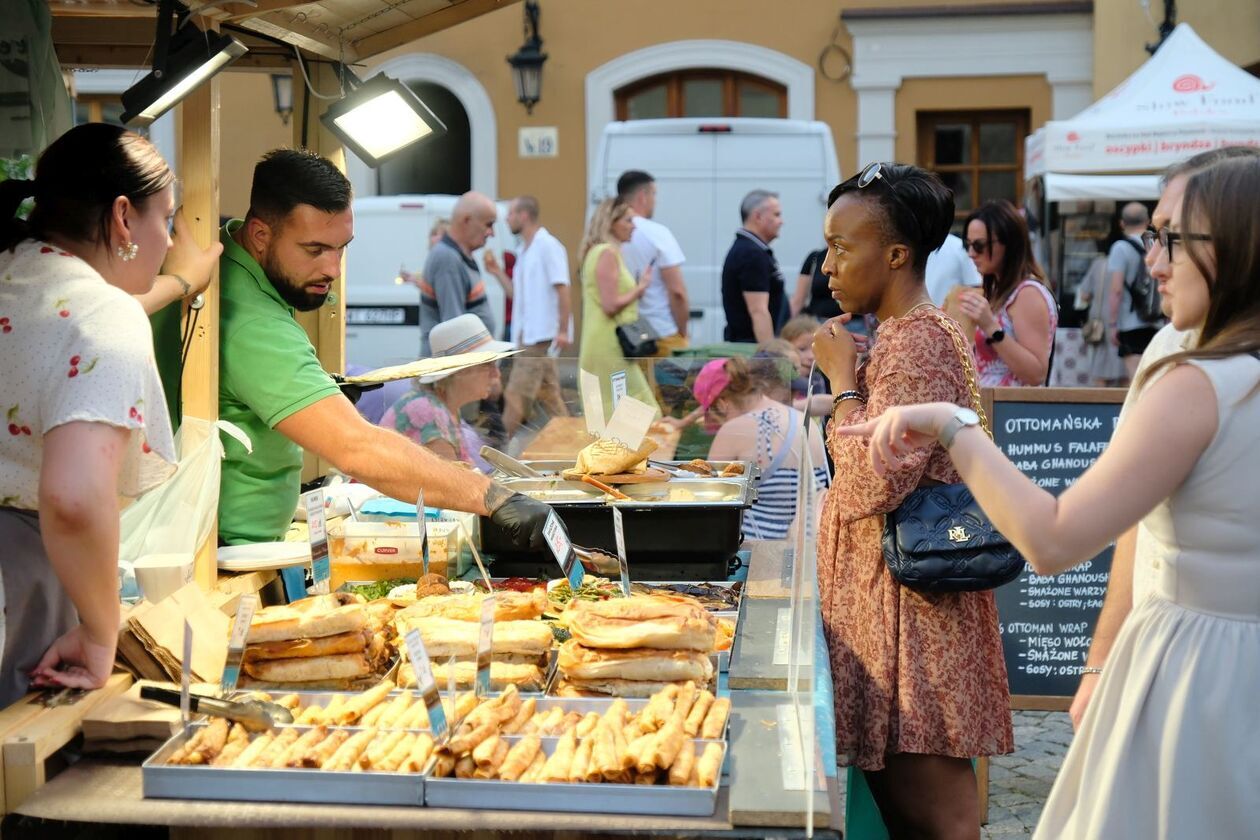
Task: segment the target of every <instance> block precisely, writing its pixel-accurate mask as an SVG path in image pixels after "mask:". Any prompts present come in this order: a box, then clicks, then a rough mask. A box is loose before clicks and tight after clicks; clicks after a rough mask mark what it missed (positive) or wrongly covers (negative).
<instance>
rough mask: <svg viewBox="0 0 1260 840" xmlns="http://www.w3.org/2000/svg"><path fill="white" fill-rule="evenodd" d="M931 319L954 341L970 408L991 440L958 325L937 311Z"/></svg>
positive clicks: (971, 367)
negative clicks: (978, 417)
mask: <svg viewBox="0 0 1260 840" xmlns="http://www.w3.org/2000/svg"><path fill="white" fill-rule="evenodd" d="M932 317H933V318H935V319H936V322H937V323H938V324H940V325H941V329H943V330H945V332H947V333H949V337H950V338H952V339H953V340H954V349H955V350H957V351H958V358H959V360H960V361H961V362H962V366H963V373H964V374H965V375H966V377H967V388H968V390H970V391H971V402H972V403H973V405H972V408H974V409H975V412H976V414H978V415H980V426H981V427H982V428H983V429H984V433H985V434H986V435H988V436H989V439H990V440H992V439H993V429H991V428H990V427H989V418H988V416H987V415H985V413H984V404H983V403H982V402H981V401H980V385H979V383H977V381H976V365H975V361H974V360H973V359H972V356H971V351H970V350H969V349H968V348H967V345H966V344H965V343H964V339H963V336H962V331H961V330H959V328H958V325H957V324H955V323H954V321H953V320H952V319H950V318H946V317H945V316H944V315H943V314H942V313H941V311H940V310H939V309H937V310H933V312H932Z"/></svg>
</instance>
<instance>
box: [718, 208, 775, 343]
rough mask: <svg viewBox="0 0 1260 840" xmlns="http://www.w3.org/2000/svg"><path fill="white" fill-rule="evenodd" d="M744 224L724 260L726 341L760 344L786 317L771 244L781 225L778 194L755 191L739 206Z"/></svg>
mask: <svg viewBox="0 0 1260 840" xmlns="http://www.w3.org/2000/svg"><path fill="white" fill-rule="evenodd" d="M739 217H740V219H741V220H742V221H743V223H744V226H743V227H741V228H740V229H739V230H737V231H735V243H734V244H733V245H731V249H730V250H729V251H727V252H726V262H724V263H723V264H722V307H723V309H725V310H726V332H725V337H726V340H727V341H751V342H756V343H757V344H761V343H763V342H766V341H769V340H770V339H772V338H774V336H775V334H776V333H778V331H779V328H780V327H782V326H783V322H784V320H786V318H787V315H788V307H787V300H786V299H785V297H784V291H783V273H782V272H781V271H779V264H778V262H776V261H775V259H774V252H773V251H771V250H770V243H771V242H773V241H774V239H775V237H777V236H778V235H779V229H780V228H782V227H783V210H782V207H781V206H780V204H779V196H778V195H777V194H775V193H772V192H767V191H766V190H753V191H752V192H750V193H749V194H748V195H746V196H744V200H743V201H742V202H740V205H739Z"/></svg>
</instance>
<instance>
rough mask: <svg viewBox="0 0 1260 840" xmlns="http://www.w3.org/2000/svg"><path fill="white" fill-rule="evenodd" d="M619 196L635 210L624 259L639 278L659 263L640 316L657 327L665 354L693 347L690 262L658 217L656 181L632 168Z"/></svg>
mask: <svg viewBox="0 0 1260 840" xmlns="http://www.w3.org/2000/svg"><path fill="white" fill-rule="evenodd" d="M617 195H618V197H619V198H620V199H621V200H622V202H624V203H626V204H628V205H630V207H631V209H633V210H634V214H635V215H634V233H633V234H632V235H631V236H630V241H629V242H627V243H625V244H624V245H622V246H621V257H622V259H623V260H625V263H626V268H627V269H629V270H630V274H631V275H632V276H634V277H639V276H641V275H642V274H643V270H644V269H645V268H647V267H648V266H649V265H651V266H653V270H652V282H651V284H650V285H649V286H648V287H647V291H646V292H644V293H643V297H642V299H640V301H639V317H640V318H646V319H647V322H648V323H649V324H650V325H651V326H652V329H653V330H655V331H656V334H657V335H658V336H660V338H659V339H658V340H657V342H656V348H657V352H656V355H657V357H659V358H667V357H669V356H670V355H671V354H672V352H673V351H674V350H682V349H685V348H686V347H687V324H688V321H689V320H690V317H691V316H690V303H689V302H688V300H687V286H686V284H685V283H684V282H683V276H682V264H683V263H684V262H685V261H686V257H684V256H683V252H682V248H680V247H679V245H678V240H677V239H675V238H674V234H673V233H671V232H670V230H669V228H667V227H665V225H663V224H661V223H660V222H657V221H654V220H653V219H652V214H653V213H654V212H656V181H655V179H653V178H652V176H651V175H649V174H648V173H646V172H642V171H639V170H637V169H631V170H629V171H627V172H624V173H622V175H621V177H620V178H618V179H617Z"/></svg>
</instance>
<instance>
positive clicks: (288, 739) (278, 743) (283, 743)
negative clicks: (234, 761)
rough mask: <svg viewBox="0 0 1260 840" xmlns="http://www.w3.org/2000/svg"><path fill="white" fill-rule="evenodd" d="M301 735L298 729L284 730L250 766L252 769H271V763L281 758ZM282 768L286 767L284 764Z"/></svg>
mask: <svg viewBox="0 0 1260 840" xmlns="http://www.w3.org/2000/svg"><path fill="white" fill-rule="evenodd" d="M300 734H301V733H300V732H298V731H297V730H296V729H286V730H284V731H283V732H281V733H280V734H279V735H277V736H276V737H275V738H273V739H272V741H271V743H270V744H268V745H267V746H266V747H265V748H264V749H263V750H262V752H260V753H259V754H258V755H257V756H256V757H255V758H254V760H253V761H252V762H250V764H249V766H250V767H270V766H271V763H272V762H273V761H274V760H276V759H277V758H279V757H280V756H282V755H283V754H284V752H285V750H287V749H288V748H289V745H290V744H292V743H293V742H294V741H296V740H297V739H298V735H300ZM281 766H282V767H283V766H284V765H283V763H282V764H281Z"/></svg>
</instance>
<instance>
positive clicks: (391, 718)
mask: <svg viewBox="0 0 1260 840" xmlns="http://www.w3.org/2000/svg"><path fill="white" fill-rule="evenodd" d="M411 700H412V698H411V692H410V691H404V692H402V693H401V694H399V695H398V696H397V697H395V698H394V699H393V700H391V701H390V702H388V703H381V704H380V705H379V706H377V707H376V708H375V709H372V712H375V711H376V710H377V709H380V714H378V715H377V716H376V728H377V729H401V728H402V727H400V726H399V725H398V724H399V722H400V721H401V720H402V718H403V715H404V714H406V713H407V711H408V710H409V709H410V708H411ZM372 712H368V714H369V715H370V714H371V713H372ZM362 725H363V726H368V725H369V724H368V723H367V722H366V719H365V722H364V723H363V724H362Z"/></svg>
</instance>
